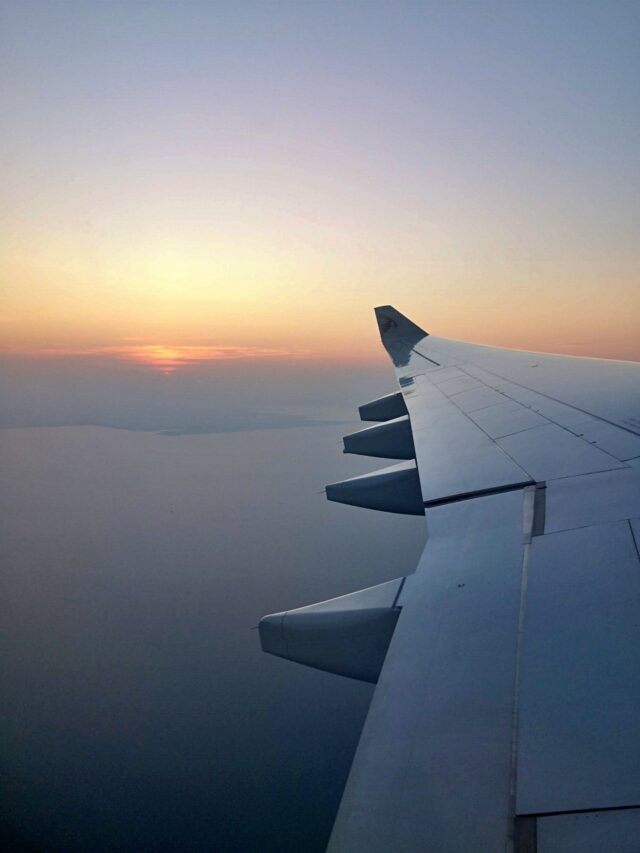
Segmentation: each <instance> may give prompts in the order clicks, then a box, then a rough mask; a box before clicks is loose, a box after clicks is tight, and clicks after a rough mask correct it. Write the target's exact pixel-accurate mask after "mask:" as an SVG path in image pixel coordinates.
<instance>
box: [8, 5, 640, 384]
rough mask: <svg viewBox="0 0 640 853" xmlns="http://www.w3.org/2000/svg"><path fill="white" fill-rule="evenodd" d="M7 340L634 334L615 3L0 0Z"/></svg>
mask: <svg viewBox="0 0 640 853" xmlns="http://www.w3.org/2000/svg"><path fill="white" fill-rule="evenodd" d="M1 9H2V11H1V21H0V25H1V26H0V30H1V32H2V37H1V39H2V44H1V45H0V47H1V50H0V54H1V57H2V59H1V75H2V80H3V85H2V94H1V101H2V110H1V115H2V119H1V122H2V132H1V134H0V135H1V137H2V143H1V145H2V157H1V163H2V166H1V169H2V186H3V193H2V202H1V204H2V216H1V224H0V269H1V276H2V281H1V288H2V305H3V310H2V320H1V325H0V333H1V341H0V347H1V350H2V352H4V353H5V354H8V355H13V356H15V355H16V354H17V355H20V356H28V357H40V358H46V359H51V358H54V357H56V356H65V357H69V356H72V357H73V356H75V357H77V358H87V357H94V356H96V355H98V356H100V357H101V358H107V359H109V358H113V359H118V360H120V361H122V360H124V361H126V362H131V364H137V365H140V364H145V363H147V364H151V365H156V366H160V367H161V368H162V367H164V368H165V369H166V371H167V372H171V371H172V370H173V369H175V367H176V366H178V367H179V366H180V365H181V364H184V365H186V364H190V363H193V362H198V361H208V360H218V359H220V358H225V359H229V358H231V359H238V358H243V359H244V358H258V359H265V358H266V359H285V360H294V361H299V362H300V364H301V366H302V368H304V365H305V364H308V363H309V362H310V361H313V362H318V361H320V362H322V361H326V362H327V363H331V364H335V360H336V359H337V358H339V359H344V358H353V359H356V360H358V361H361V362H362V361H364V362H367V361H371V362H376V361H380V360H382V358H383V355H382V351H381V348H380V346H379V343H378V341H377V332H376V328H375V323H374V320H373V314H372V310H371V309H372V308H373V306H374V305H376V304H380V303H389V302H391V303H393V304H395V305H396V306H397V307H398V308H399V309H400V310H402V311H404V312H405V313H407V314H410V315H411V316H412V318H413V319H414V320H415V321H416V322H418V323H420V324H421V325H423V326H424V327H425V328H426V329H427V330H429V331H431V332H433V333H435V334H439V335H444V336H450V337H457V338H463V339H468V340H472V341H479V342H485V343H495V344H498V345H503V346H514V347H519V348H528V349H541V350H549V351H557V352H565V353H574V354H579V355H600V356H607V357H617V358H634V359H640V281H639V276H638V272H639V269H640V263H639V262H640V248H639V245H640V244H639V241H638V238H637V233H638V222H639V221H640V210H639V207H640V204H639V198H640V195H639V193H638V189H639V184H640V168H639V167H640V163H639V160H640V146H639V145H638V138H639V131H640V110H639V108H638V91H639V89H640V53H639V52H638V44H639V37H640V26H639V25H640V5H638V3H635V2H628V3H627V2H606V3H605V2H603V3H599V2H579V3H573V2H554V3H542V2H536V3H493V2H490V3H462V2H459V3H453V2H451V3H448V2H436V3H433V2H422V3H407V2H393V3H378V2H338V3H334V2H313V3H311V2H295V3H294V2H277V3H272V2H232V3H224V2H220V3H189V2H166V3H165V2H151V3H144V2H136V3H133V2H129V3H117V2H116V3H111V2H108V3H107V2H103V3H98V2H79V3H76V2H45V3H38V2H28V3H25V2H4V3H3V4H2V7H1Z"/></svg>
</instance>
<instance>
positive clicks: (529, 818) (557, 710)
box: [270, 306, 640, 853]
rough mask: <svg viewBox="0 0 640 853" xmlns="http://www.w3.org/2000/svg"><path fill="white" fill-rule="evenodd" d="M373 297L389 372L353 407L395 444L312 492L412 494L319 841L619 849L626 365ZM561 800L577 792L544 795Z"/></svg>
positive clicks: (360, 846)
mask: <svg viewBox="0 0 640 853" xmlns="http://www.w3.org/2000/svg"><path fill="white" fill-rule="evenodd" d="M376 316H377V319H378V325H379V328H380V333H381V338H382V342H383V344H384V346H385V348H386V349H387V352H388V353H389V355H390V357H391V359H392V361H393V363H394V365H395V368H396V379H397V381H398V384H399V386H400V388H401V391H400V392H399V393H397V394H395V395H390V396H389V397H387V398H382V401H376V402H374V404H370V405H372V406H373V408H367V406H365V407H361V414H362V409H364V410H365V414H366V413H367V412H368V413H369V415H370V416H371V415H372V414H373V415H375V413H376V407H378V415H379V414H380V413H381V412H382V413H383V414H384V418H381V420H389V419H390V418H394V417H400V416H401V415H404V414H406V413H407V412H408V416H409V417H408V423H410V425H411V431H412V436H413V443H414V446H415V451H416V465H415V467H414V466H413V465H412V464H411V463H403V464H402V465H400V466H393V467H392V468H391V469H386V470H385V471H382V472H376V473H374V474H372V475H365V476H364V477H359V478H354V479H353V480H349V481H345V482H344V483H339V484H333V485H332V486H330V487H327V496H328V497H329V498H330V499H333V500H342V501H344V502H348V503H355V504H358V505H362V506H364V505H366V506H376V507H377V508H383V509H389V508H390V507H391V506H394V507H395V508H394V509H392V511H415V512H416V513H420V514H422V513H424V512H425V510H424V506H423V502H424V504H425V505H427V506H428V508H427V509H426V521H427V529H428V541H427V546H426V548H425V552H424V554H423V556H422V558H421V560H420V563H419V566H418V569H417V570H416V574H415V575H412V576H410V577H408V578H407V579H406V581H405V583H404V586H403V587H402V589H401V592H400V594H399V595H398V592H399V590H400V588H399V587H398V586H396V587H393V589H395V593H394V595H395V597H394V601H393V607H397V606H401V608H402V610H401V612H400V615H399V616H398V617H397V619H398V621H397V626H396V628H395V632H394V634H393V637H392V639H391V642H390V644H389V647H388V652H387V655H386V658H385V660H384V666H382V670H381V672H380V676H379V682H378V686H377V689H376V692H375V694H374V698H373V701H372V704H371V708H370V711H369V716H368V718H367V721H366V724H365V727H364V730H363V734H362V738H361V741H360V745H359V747H358V751H357V753H356V757H355V760H354V763H353V766H352V770H351V774H350V777H349V781H348V784H347V787H346V790H345V793H344V797H343V800H342V804H341V807H340V810H339V813H338V817H337V820H336V824H335V828H334V832H333V835H332V839H331V843H330V848H329V849H330V851H332V853H361V851H363V850H366V851H372V853H391V851H393V853H422V851H434V853H463V852H464V853H467V851H471V850H474V851H475V850H478V851H487V853H489V851H491V853H493V851H499V850H502V851H508V853H535V851H536V850H537V851H538V853H559V851H562V853H573V851H576V853H578V851H579V853H605V851H606V853H630V851H631V850H634V851H638V853H640V842H639V841H638V839H639V838H640V826H639V824H638V811H637V810H635V809H631V810H624V808H623V810H622V811H619V810H618V809H620V807H632V806H640V737H639V736H638V708H639V707H640V556H639V550H638V547H639V543H640V365H638V364H633V363H628V362H613V361H602V360H597V359H582V358H580V359H575V358H568V357H563V356H552V355H546V354H539V353H527V352H516V351H509V350H501V349H497V348H491V347H484V346H478V345H474V344H465V343H462V342H459V341H452V340H446V339H443V338H437V337H434V336H432V335H428V334H427V333H426V332H424V331H423V330H422V329H420V328H419V327H418V326H416V325H415V324H414V323H412V322H411V321H409V320H407V319H406V318H405V317H403V315H402V314H400V313H399V312H398V311H396V310H395V309H394V308H392V307H391V306H383V307H382V308H378V309H376ZM394 406H395V407H399V406H400V407H401V411H400V410H398V409H397V408H396V410H395V413H392V409H393V407H394ZM405 407H406V411H405ZM404 423H407V421H404ZM390 427H391V429H393V425H390ZM405 428H406V427H405ZM366 432H367V431H364V433H365V435H364V437H362V435H363V434H362V432H361V433H360V434H359V435H360V436H361V437H360V438H357V437H355V436H354V437H348V438H351V439H352V440H353V441H355V442H356V443H357V442H363V443H365V444H366V442H367V441H368V440H369V439H368V438H367V436H366ZM374 434H375V431H372V432H371V433H370V436H373V435H374ZM382 434H383V433H382V432H381V433H379V434H378V435H382ZM363 446H364V444H363ZM407 484H409V485H410V488H409V489H408V490H407V488H406V487H407ZM409 495H411V496H410V497H409ZM418 504H419V507H418ZM401 506H404V507H405V509H400V507H401ZM406 507H409V509H408V510H407V509H406ZM395 583H396V584H397V583H398V582H395ZM368 593H369V591H364V592H363V593H362V594H363V595H365V594H368ZM386 594H387V593H386V592H385V595H386ZM347 598H348V597H347ZM363 600H364V599H363ZM386 601H387V604H383V605H381V608H380V609H381V611H385V608H386V609H387V610H388V598H387V599H386ZM326 604H328V605H329V606H333V605H332V603H331V602H328V603H325V604H321V605H318V606H316V608H315V610H316V612H317V616H318V617H319V618H320V619H321V618H322V617H321V612H322V608H324V607H325V606H326ZM376 606H377V605H376ZM374 609H375V608H372V609H371V610H369V613H370V614H371V613H373V610H374ZM341 612H343V613H347V614H350V613H352V612H353V611H352V610H351V609H350V607H347V608H346V610H344V609H343V610H342V611H341ZM396 612H397V611H396ZM278 618H280V620H281V621H280V622H278ZM286 618H289V617H288V616H287V617H286ZM313 618H314V619H315V618H316V615H314V617H313ZM341 618H342V617H341ZM345 618H346V622H340V621H339V620H338V622H336V626H337V630H338V633H339V634H340V635H341V637H342V638H344V637H345V636H346V635H347V634H348V633H349V631H352V630H353V625H352V624H350V619H351V617H350V616H349V615H348V616H347V617H345ZM300 619H301V620H304V616H301V617H300ZM365 621H366V620H365ZM284 623H285V615H284V614H281V615H280V617H278V614H276V615H275V616H274V617H272V622H271V623H270V625H271V628H273V630H274V632H275V634H276V635H277V636H279V637H280V638H282V628H283V625H284ZM338 623H339V624H338ZM290 624H293V622H292V623H290ZM308 624H309V625H312V623H311V622H309V623H308ZM370 624H372V623H370ZM345 626H347V630H346V631H343V628H344V627H345ZM314 630H315V629H314ZM278 631H279V632H280V633H279V634H278V633H277V632H278ZM312 634H313V632H311V633H310V634H309V635H307V637H306V639H305V643H306V645H305V648H304V655H305V656H306V657H307V658H308V659H309V660H310V661H312V660H313V659H316V660H317V656H318V653H319V651H320V650H321V648H322V647H323V645H324V644H328V646H329V647H332V642H333V643H334V645H333V647H332V650H331V654H330V657H331V666H333V667H335V668H337V669H338V671H344V667H345V666H346V667H347V668H348V667H351V666H352V658H351V657H350V652H349V650H348V649H346V650H345V649H344V646H343V651H342V652H340V651H339V650H338V648H337V646H335V643H336V642H337V637H338V634H335V635H334V637H333V641H332V639H331V638H329V637H328V635H326V634H324V635H323V634H322V632H321V634H320V635H313V636H312ZM309 638H310V639H311V642H307V640H308V639H309ZM279 643H280V644H279ZM303 645H304V644H303ZM347 645H348V643H347ZM273 648H274V649H280V650H282V649H283V648H285V650H286V651H287V653H289V651H290V649H288V648H287V647H286V645H285V644H284V643H283V642H280V641H279V640H277V639H275V640H274V641H273ZM276 653H278V651H276ZM345 662H346V663H345ZM313 665H317V664H313ZM339 667H343V669H342V670H341V669H339ZM607 808H611V809H614V810H613V811H606V812H605V811H602V809H607ZM575 810H584V811H588V812H589V814H586V813H585V814H557V813H558V812H573V811H575ZM634 845H635V846H634Z"/></svg>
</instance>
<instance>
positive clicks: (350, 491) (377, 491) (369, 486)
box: [326, 462, 424, 515]
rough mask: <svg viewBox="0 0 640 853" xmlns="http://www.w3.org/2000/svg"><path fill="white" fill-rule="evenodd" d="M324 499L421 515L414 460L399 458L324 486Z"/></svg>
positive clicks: (422, 508) (421, 505)
mask: <svg viewBox="0 0 640 853" xmlns="http://www.w3.org/2000/svg"><path fill="white" fill-rule="evenodd" d="M326 491H327V499H328V500H330V501H336V502H337V503H343V504H350V505H351V506H360V507H365V508H366V509H378V510H382V511H383V512H397V513H401V514H405V515H424V506H423V504H422V497H421V493H420V481H419V479H418V471H417V469H416V466H415V463H413V462H400V463H398V464H397V465H391V466H389V467H388V468H382V469H381V470H380V471H373V472H371V473H370V474H362V475H361V476H359V477H352V478H351V479H349V480H342V481H341V482H339V483H331V484H330V485H328V486H327V487H326Z"/></svg>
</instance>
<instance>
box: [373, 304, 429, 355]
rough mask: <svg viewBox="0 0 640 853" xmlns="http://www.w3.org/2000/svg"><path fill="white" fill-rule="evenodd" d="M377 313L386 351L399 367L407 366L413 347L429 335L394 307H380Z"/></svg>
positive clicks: (376, 310)
mask: <svg viewBox="0 0 640 853" xmlns="http://www.w3.org/2000/svg"><path fill="white" fill-rule="evenodd" d="M375 312H376V320H377V321H378V328H379V329H380V337H381V338H382V343H383V344H384V347H385V349H386V350H387V352H388V353H389V355H390V356H391V358H392V360H393V363H394V364H395V365H396V366H397V367H401V366H403V365H405V364H406V363H407V361H408V359H409V354H410V352H411V350H412V349H413V347H414V346H415V345H416V344H417V343H419V342H420V341H421V340H422V339H423V338H426V337H427V336H428V334H429V333H428V332H425V331H424V329H421V328H420V326H416V324H415V323H412V322H411V320H409V318H408V317H405V316H404V314H401V313H400V312H399V311H396V309H395V308H394V307H393V305H380V306H378V307H377V308H376V309H375Z"/></svg>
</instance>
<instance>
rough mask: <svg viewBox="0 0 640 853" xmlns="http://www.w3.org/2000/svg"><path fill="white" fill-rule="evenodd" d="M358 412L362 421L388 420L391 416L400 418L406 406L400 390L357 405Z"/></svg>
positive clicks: (404, 412)
mask: <svg viewBox="0 0 640 853" xmlns="http://www.w3.org/2000/svg"><path fill="white" fill-rule="evenodd" d="M358 412H359V414H360V420H362V421H390V420H392V418H401V417H403V416H404V415H406V414H407V407H406V406H405V403H404V398H403V396H402V394H401V393H400V391H395V392H394V393H393V394H386V395H385V396H384V397H379V398H378V399H377V400H372V401H371V402H370V403H364V404H363V405H362V406H360V407H359V409H358Z"/></svg>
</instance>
